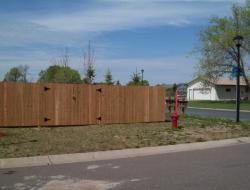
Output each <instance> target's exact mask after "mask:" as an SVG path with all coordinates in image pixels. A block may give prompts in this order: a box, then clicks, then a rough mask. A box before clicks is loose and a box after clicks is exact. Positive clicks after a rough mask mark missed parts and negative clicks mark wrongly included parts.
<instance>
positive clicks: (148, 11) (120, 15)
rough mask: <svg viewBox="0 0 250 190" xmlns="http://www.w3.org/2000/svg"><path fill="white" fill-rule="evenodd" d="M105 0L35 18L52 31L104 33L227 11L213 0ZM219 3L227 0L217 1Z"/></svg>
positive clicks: (189, 20)
mask: <svg viewBox="0 0 250 190" xmlns="http://www.w3.org/2000/svg"><path fill="white" fill-rule="evenodd" d="M104 2H109V3H108V4H107V5H106V6H103V7H99V6H97V7H92V8H89V9H82V10H78V11H76V12H74V13H71V14H66V15H65V14H58V15H53V16H50V15H49V16H47V17H41V18H38V19H33V20H32V21H33V22H34V23H36V24H39V25H42V26H44V27H47V28H48V29H49V30H52V31H84V32H97V31H98V32H102V31H114V30H124V29H133V28H140V27H150V26H158V25H178V26H181V25H186V24H190V23H192V22H193V19H200V18H206V17H209V16H210V15H212V14H225V7H224V6H214V5H213V6H211V5H212V4H211V1H149V0H146V1H142V0H140V1H131V0H124V1H122V0H120V1H104ZM194 2H200V3H201V2H203V3H206V4H203V5H202V4H200V3H198V4H197V3H194ZM208 2H210V4H209V6H207V5H208V4H207V3H208ZM216 2H224V1H214V3H216ZM229 3H230V2H229Z"/></svg>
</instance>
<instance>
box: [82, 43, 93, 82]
mask: <svg viewBox="0 0 250 190" xmlns="http://www.w3.org/2000/svg"><path fill="white" fill-rule="evenodd" d="M94 63H95V51H94V49H93V48H92V47H91V43H90V41H89V44H88V49H87V51H85V52H84V53H83V67H84V78H83V81H84V82H85V83H87V84H92V83H93V81H94V78H95V76H96V74H95V69H94Z"/></svg>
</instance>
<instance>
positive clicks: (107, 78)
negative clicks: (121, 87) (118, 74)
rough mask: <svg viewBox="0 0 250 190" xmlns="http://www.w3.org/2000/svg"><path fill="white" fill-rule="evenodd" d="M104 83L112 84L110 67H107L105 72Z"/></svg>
mask: <svg viewBox="0 0 250 190" xmlns="http://www.w3.org/2000/svg"><path fill="white" fill-rule="evenodd" d="M104 77H105V83H106V84H114V82H113V76H112V73H111V71H110V69H108V70H107V71H106V73H105V76H104Z"/></svg>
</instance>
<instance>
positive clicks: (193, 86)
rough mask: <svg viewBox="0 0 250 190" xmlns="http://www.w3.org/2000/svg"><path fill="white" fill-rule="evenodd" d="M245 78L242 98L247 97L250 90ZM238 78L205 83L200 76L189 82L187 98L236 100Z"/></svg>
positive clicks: (242, 82) (242, 84)
mask: <svg viewBox="0 0 250 190" xmlns="http://www.w3.org/2000/svg"><path fill="white" fill-rule="evenodd" d="M246 86H247V85H246V83H245V81H244V80H241V81H240V87H241V90H240V91H241V98H242V99H246V98H247V97H248V96H249V92H247V89H246ZM235 98H236V80H231V79H228V78H223V79H219V80H217V81H216V82H208V84H206V85H204V83H203V82H202V80H201V79H200V78H196V79H194V80H192V81H191V82H189V83H188V87H187V100H215V101H216V100H235Z"/></svg>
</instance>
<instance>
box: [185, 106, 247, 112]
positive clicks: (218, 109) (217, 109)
mask: <svg viewBox="0 0 250 190" xmlns="http://www.w3.org/2000/svg"><path fill="white" fill-rule="evenodd" d="M188 108H190V109H198V110H216V111H231V112H235V110H233V109H220V108H197V107H188ZM240 112H242V113H250V111H249V110H240Z"/></svg>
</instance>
